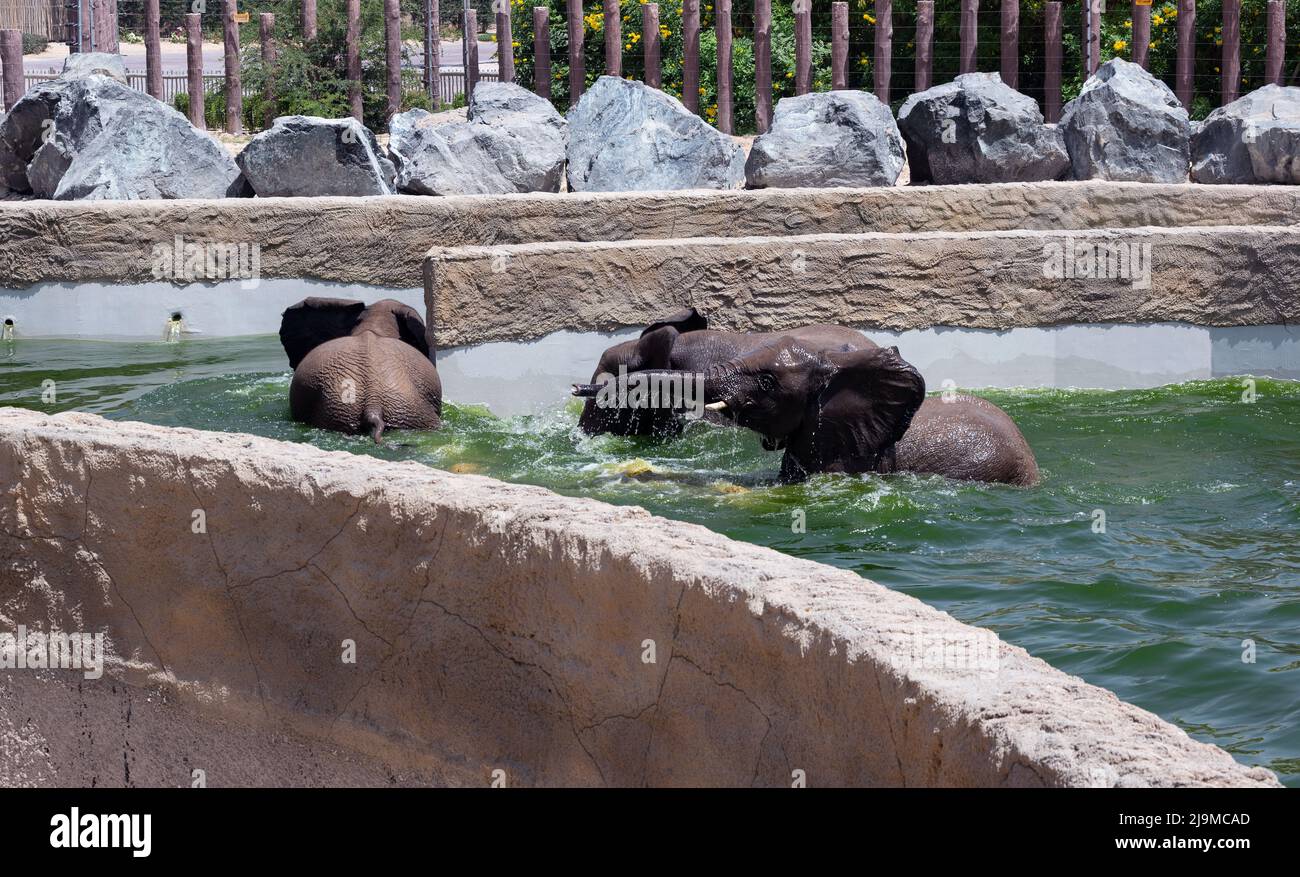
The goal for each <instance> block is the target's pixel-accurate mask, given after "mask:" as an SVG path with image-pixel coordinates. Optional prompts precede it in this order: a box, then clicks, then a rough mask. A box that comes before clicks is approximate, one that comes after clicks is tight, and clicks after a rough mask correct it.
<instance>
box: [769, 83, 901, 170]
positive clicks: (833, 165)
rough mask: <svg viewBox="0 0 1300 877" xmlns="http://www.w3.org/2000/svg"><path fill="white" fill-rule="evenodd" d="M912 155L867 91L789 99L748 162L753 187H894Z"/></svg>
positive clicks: (883, 108)
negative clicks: (909, 155) (908, 155)
mask: <svg viewBox="0 0 1300 877" xmlns="http://www.w3.org/2000/svg"><path fill="white" fill-rule="evenodd" d="M906 163H907V156H906V153H905V152H904V148H903V135H902V134H900V133H899V131H898V125H896V124H895V123H894V115H893V113H891V112H890V111H889V107H887V106H885V105H884V104H883V103H881V102H880V101H879V100H878V99H877V98H876V96H875V95H873V94H870V93H868V92H865V91H830V92H823V93H819V94H805V95H801V96H799V97H786V98H782V99H781V100H779V101H778V102H777V104H776V113H775V114H774V116H773V118H772V129H771V130H770V131H768V132H767V133H766V134H763V135H760V136H759V137H758V138H757V139H755V140H754V145H753V147H752V148H751V149H750V152H749V159H748V161H746V162H745V182H746V184H747V185H748V186H749V187H750V188H751V189H761V188H765V187H768V186H771V187H777V188H799V187H819V186H892V185H894V183H895V182H897V181H898V175H899V174H900V173H902V170H903V166H904V165H905V164H906Z"/></svg>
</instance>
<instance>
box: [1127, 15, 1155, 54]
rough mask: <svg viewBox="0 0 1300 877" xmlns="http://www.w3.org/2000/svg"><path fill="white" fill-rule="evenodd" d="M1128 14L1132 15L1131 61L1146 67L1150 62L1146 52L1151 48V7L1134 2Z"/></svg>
mask: <svg viewBox="0 0 1300 877" xmlns="http://www.w3.org/2000/svg"><path fill="white" fill-rule="evenodd" d="M1129 14H1130V15H1132V16H1133V18H1132V19H1131V20H1132V22H1133V63H1134V64H1140V65H1142V67H1143V68H1146V67H1147V66H1148V64H1149V63H1150V62H1149V61H1148V60H1147V53H1148V51H1149V50H1150V49H1151V7H1150V6H1139V5H1137V4H1136V3H1134V4H1133V6H1132V9H1131V10H1130V12H1129Z"/></svg>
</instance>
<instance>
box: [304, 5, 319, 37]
mask: <svg viewBox="0 0 1300 877" xmlns="http://www.w3.org/2000/svg"><path fill="white" fill-rule="evenodd" d="M302 38H303V39H304V40H307V41H308V42H310V41H312V40H314V39H316V0H302Z"/></svg>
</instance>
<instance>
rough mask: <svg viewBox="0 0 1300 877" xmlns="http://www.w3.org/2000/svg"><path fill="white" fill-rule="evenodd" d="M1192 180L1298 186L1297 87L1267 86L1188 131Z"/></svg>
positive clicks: (1299, 133) (1299, 126) (1299, 106)
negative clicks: (1190, 147)
mask: <svg viewBox="0 0 1300 877" xmlns="http://www.w3.org/2000/svg"><path fill="white" fill-rule="evenodd" d="M1192 179H1193V180H1195V181H1196V182H1198V183H1287V184H1290V185H1296V184H1300V88H1290V87H1286V88H1284V87H1282V86H1279V85H1266V86H1264V87H1263V88H1258V89H1256V90H1254V91H1252V92H1251V93H1250V94H1247V95H1245V96H1243V97H1239V98H1237V99H1236V100H1235V101H1233V102H1232V103H1230V104H1228V105H1226V106H1222V107H1219V108H1218V109H1217V110H1215V111H1214V112H1212V113H1210V115H1209V116H1208V117H1207V118H1206V120H1205V122H1204V123H1202V124H1201V125H1200V126H1199V128H1198V130H1195V131H1194V132H1193V134H1192Z"/></svg>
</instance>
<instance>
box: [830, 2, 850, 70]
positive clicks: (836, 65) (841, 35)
mask: <svg viewBox="0 0 1300 877" xmlns="http://www.w3.org/2000/svg"><path fill="white" fill-rule="evenodd" d="M848 87H849V4H848V3H840V2H836V3H832V4H831V88H833V89H835V90H836V91H840V90H842V89H845V88H848Z"/></svg>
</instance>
